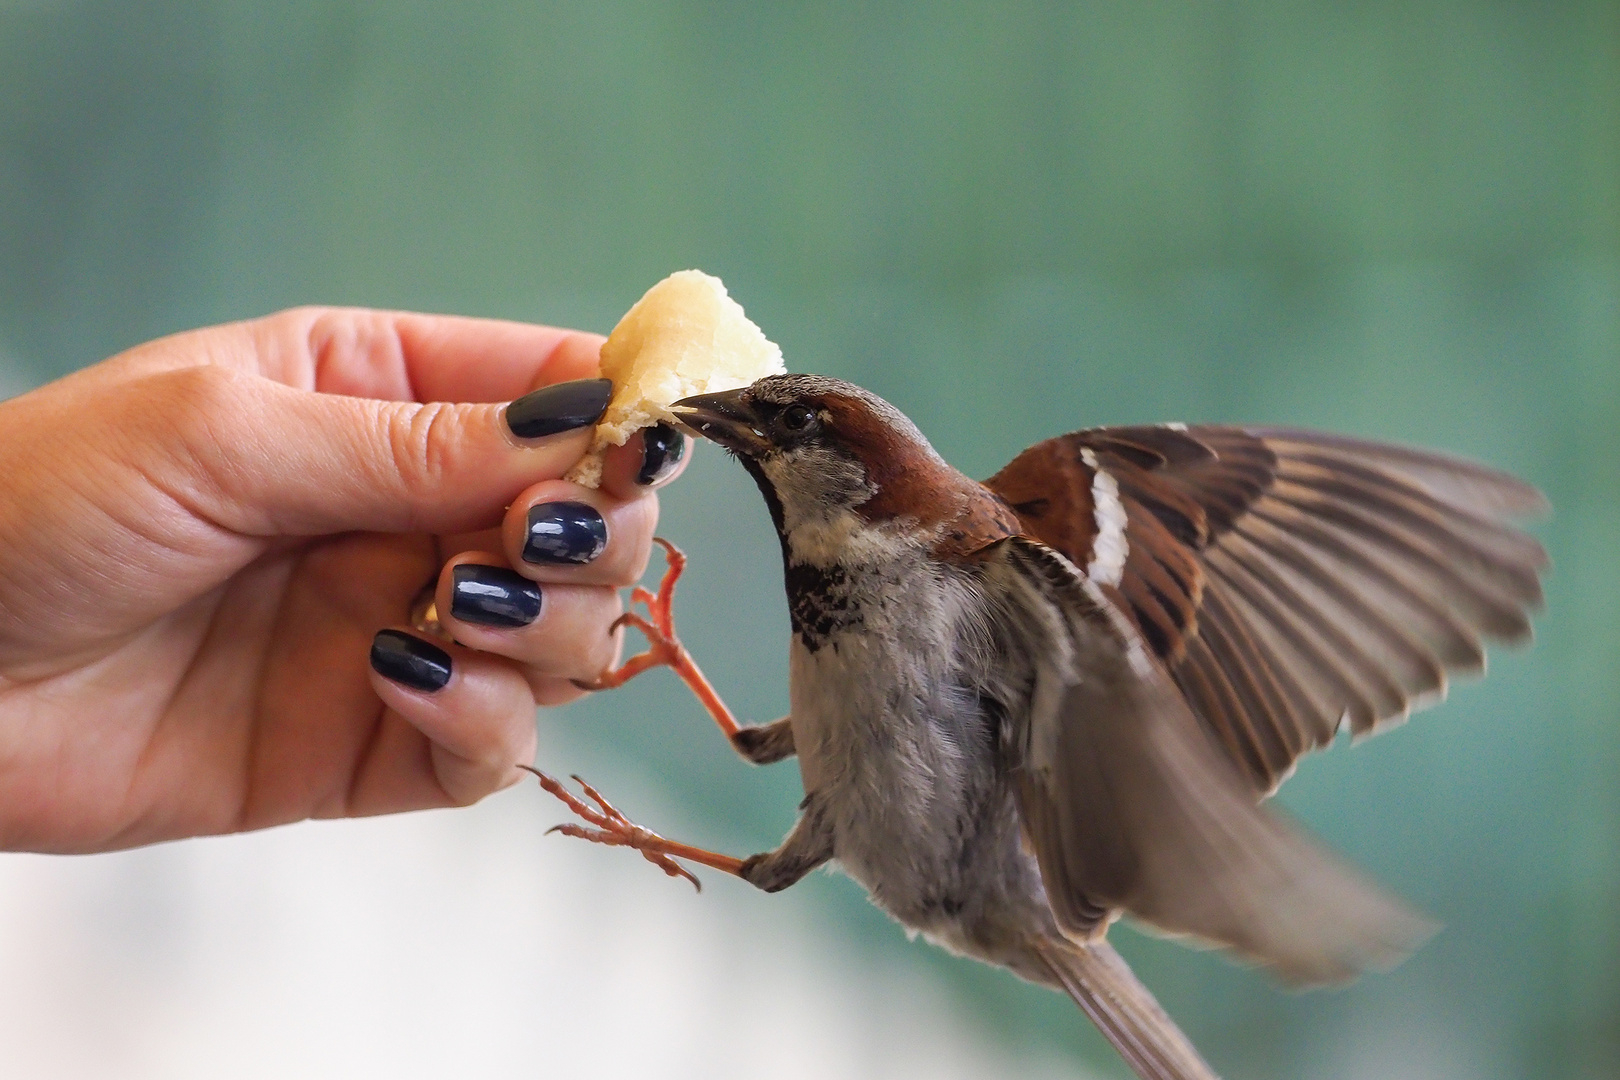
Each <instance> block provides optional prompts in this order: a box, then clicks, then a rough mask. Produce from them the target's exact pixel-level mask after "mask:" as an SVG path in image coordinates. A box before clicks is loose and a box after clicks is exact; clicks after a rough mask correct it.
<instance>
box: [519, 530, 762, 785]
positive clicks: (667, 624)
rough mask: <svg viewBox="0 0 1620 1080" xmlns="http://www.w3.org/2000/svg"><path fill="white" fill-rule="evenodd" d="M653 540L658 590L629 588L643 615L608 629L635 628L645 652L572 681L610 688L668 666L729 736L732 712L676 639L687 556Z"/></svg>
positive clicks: (732, 726) (734, 729)
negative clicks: (659, 559) (660, 571)
mask: <svg viewBox="0 0 1620 1080" xmlns="http://www.w3.org/2000/svg"><path fill="white" fill-rule="evenodd" d="M653 542H654V543H656V544H657V545H658V546H659V547H661V548H663V549H664V576H663V578H662V580H660V581H659V583H658V592H657V594H654V593H651V592H649V591H648V590H646V589H644V588H642V587H641V586H640V585H637V586H636V587H635V588H634V589H632V590H631V591H630V603H631V604H632V605H635V604H640V605H641V606H642V607H644V608H646V609H647V614H646V615H645V616H643V615H641V614H639V613H637V612H635V611H627V612H625V613H624V614H623V615H620V616H619V617H618V618H617V619H615V620H614V622H613V626H612V629H611V631H610V632H613V633H616V632H618V630H619V628H620V627H623V626H633V627H635V628H636V629H637V630H640V631H641V632H642V634H643V635H645V636H646V638H647V649H646V651H645V652H641V653H637V654H636V655H635V656H632V657H631V658H630V659H628V660H626V661H625V662H624V663H623V664H620V665H619V666H618V667H616V668H614V669H612V670H610V671H604V672H603V673H602V674H600V675H598V676H597V677H596V678H594V679H589V680H585V679H575V680H574V685H575V686H577V687H579V688H580V689H581V690H611V689H613V688H614V687H616V686H623V685H624V684H625V683H627V682H629V681H630V680H631V679H633V678H635V677H636V676H637V675H640V674H641V673H642V672H643V671H647V670H648V669H650V668H655V667H668V668H670V669H671V670H672V671H674V672H675V674H676V675H677V676H679V677H680V680H681V681H682V682H684V683H685V684H686V685H687V687H688V688H689V689H690V690H691V691H692V693H693V694H695V695H697V699H698V701H699V702H701V703H702V705H703V707H704V709H706V710H707V711H708V713H709V715H710V716H712V717H714V722H715V723H717V724H719V725H720V730H721V731H723V732H725V734H726V737H727V738H730V737H732V736H734V735H735V734H736V733H737V731H738V729H739V728H740V727H741V725H740V724H738V723H737V718H736V717H735V716H733V715H732V712H731V710H730V709H728V708H726V703H725V702H723V701H721V700H720V695H719V694H717V693H715V690H714V687H713V686H712V685H710V683H709V680H708V678H707V677H706V676H705V675H704V674H703V672H702V670H701V669H700V668H699V667H698V666H697V661H695V660H693V659H692V654H691V653H690V652H688V651H687V650H686V646H684V645H682V644H681V639H680V638H679V637H677V636H676V635H675V613H674V605H675V583H676V582H677V581H679V580H680V577H681V574H682V572H683V571H685V569H686V555H685V553H683V552H682V551H681V549H680V548H678V547H676V546H675V545H674V544H672V543H670V542H669V541H668V540H665V539H664V538H663V537H661V536H655V537H653ZM548 790H549V789H548Z"/></svg>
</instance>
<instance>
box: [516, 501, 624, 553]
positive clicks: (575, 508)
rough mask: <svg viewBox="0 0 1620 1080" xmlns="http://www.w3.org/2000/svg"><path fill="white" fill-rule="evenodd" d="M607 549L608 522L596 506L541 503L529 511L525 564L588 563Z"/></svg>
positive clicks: (524, 543)
mask: <svg viewBox="0 0 1620 1080" xmlns="http://www.w3.org/2000/svg"><path fill="white" fill-rule="evenodd" d="M605 547H607V522H606V521H603V520H602V515H601V514H599V513H597V512H596V508H595V507H593V506H586V505H585V504H584V503H578V502H554V503H541V504H540V505H539V506H533V507H530V508H529V532H528V535H527V536H526V537H525V539H524V541H523V561H524V562H530V563H575V564H579V563H588V562H590V561H591V560H592V559H594V558H596V557H597V556H598V555H600V554H602V549H603V548H605Z"/></svg>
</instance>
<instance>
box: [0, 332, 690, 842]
mask: <svg viewBox="0 0 1620 1080" xmlns="http://www.w3.org/2000/svg"><path fill="white" fill-rule="evenodd" d="M601 341H602V339H601V338H600V337H598V336H596V335H592V334H585V333H580V332H577V331H570V330H559V329H552V328H549V327H541V326H530V325H523V324H518V323H507V322H495V321H489V320H474V319H462V318H451V317H441V316H428V315H414V314H404V313H393V312H375V311H365V310H352V309H324V308H309V309H298V310H293V311H287V312H283V313H280V314H277V315H272V316H269V317H267V318H264V319H258V320H254V321H250V322H242V323H235V324H232V325H228V326H219V327H213V328H209V329H205V330H197V331H192V332H190V333H185V334H179V335H176V336H174V337H170V338H164V339H162V340H159V341H155V342H151V343H148V344H145V345H141V346H139V347H137V348H134V349H131V350H130V351H128V352H126V353H123V354H121V355H119V356H116V357H113V358H112V359H110V360H107V361H105V362H104V363H101V364H98V365H96V366H94V367H91V368H88V369H86V370H84V371H81V372H78V373H77V374H74V375H71V376H69V377H67V378H65V379H61V380H59V381H57V382H55V383H52V384H49V385H47V386H45V387H42V388H40V389H39V390H36V391H34V392H32V393H29V394H25V395H22V396H21V397H18V398H14V399H12V400H10V401H7V402H3V403H0V461H3V462H5V463H6V469H5V480H4V483H3V484H0V849H11V850H35V851H55V852H88V851H103V850H110V849H116V848H123V847H130V846H133V845H137V844H146V843H152V842H156V841H161V840H170V839H175V838H179V837H186V836H196V835H204V834H214V833H226V832H235V831H242V830H248V829H258V828H263V827H266V826H270V825H276V824H281V823H284V822H290V821H297V820H301V819H304V818H311V817H323V818H324V817H344V816H361V815H368V814H382V813H393V812H398V811H405V810H414V809H421V808H426V807H437V806H451V805H462V804H467V803H471V802H474V801H476V800H478V799H480V798H482V797H483V796H485V795H488V794H490V793H491V792H494V791H496V790H499V789H500V788H503V787H505V786H507V785H509V784H511V783H514V782H516V781H517V780H518V779H519V778H521V777H522V776H523V775H524V774H523V773H521V772H520V771H519V770H518V769H517V768H516V767H515V763H517V762H528V761H530V760H531V759H532V757H533V753H534V746H535V732H534V707H535V705H536V704H537V703H538V704H543V705H555V704H560V703H562V702H565V701H568V700H571V699H572V698H574V697H576V696H577V695H578V693H579V691H577V690H576V689H575V688H574V687H573V686H572V684H571V683H570V681H569V680H570V679H576V678H579V679H584V678H589V677H591V676H594V675H596V674H598V673H599V672H601V671H602V670H603V669H604V668H605V667H607V666H608V665H610V664H611V663H613V662H614V660H615V658H616V656H617V651H618V641H617V638H616V637H615V636H612V635H610V633H609V627H610V625H611V623H612V622H613V620H614V619H615V618H616V617H617V616H618V614H619V612H620V610H621V603H620V599H619V595H618V592H617V589H618V587H620V586H624V585H629V584H631V583H633V582H634V581H636V580H637V579H639V577H640V576H641V573H642V571H643V570H644V569H645V566H646V563H647V557H648V553H649V550H650V547H651V539H652V532H653V527H654V524H655V523H656V521H657V517H658V505H657V498H656V496H653V495H652V494H651V492H650V491H649V490H648V489H647V488H643V487H641V486H638V485H637V484H636V483H635V479H634V478H635V475H636V472H637V469H638V467H639V465H640V461H641V446H640V441H639V437H638V438H637V439H632V440H631V442H630V443H629V444H628V445H627V446H625V447H621V448H617V449H616V450H615V451H614V452H613V453H612V454H610V456H609V459H608V462H607V466H606V472H605V477H604V482H603V486H602V488H601V489H600V490H597V491H588V490H586V489H583V488H580V487H578V486H577V485H574V484H570V483H567V482H565V481H563V480H561V479H560V477H561V476H562V475H563V474H564V473H565V472H566V471H567V470H568V468H569V467H570V466H571V465H573V464H574V462H575V461H577V460H578V459H579V457H580V456H581V454H583V452H584V451H585V449H586V447H587V444H588V442H589V438H590V429H589V428H588V427H587V428H583V429H580V430H577V431H573V432H566V433H562V434H557V435H553V436H550V437H548V438H545V439H540V440H534V441H531V442H527V443H525V442H520V441H519V440H517V439H515V438H513V437H512V435H511V434H510V432H509V430H508V428H507V427H506V424H505V421H504V418H503V415H502V411H503V409H504V404H505V402H507V401H508V400H510V399H512V398H515V397H518V396H520V395H522V394H524V393H526V392H528V391H530V390H532V389H535V388H538V387H541V386H545V385H549V384H552V383H557V382H562V381H566V380H570V379H578V378H588V377H594V376H595V375H596V356H597V352H598V350H599V348H600V345H601ZM424 402H427V403H435V402H436V403H438V404H424ZM444 402H463V403H466V402H471V403H473V404H443V403H444ZM678 471H679V470H678V469H677V470H676V472H677V473H678ZM672 478H673V476H671V477H668V478H665V482H667V480H668V479H672ZM559 499H567V500H576V501H581V502H586V503H589V504H591V505H593V506H595V507H596V508H597V509H598V510H600V511H601V513H602V514H603V516H604V518H605V519H606V521H607V524H608V535H609V541H608V546H607V548H606V550H605V551H604V552H603V553H602V554H601V555H600V556H599V557H598V558H597V559H596V560H594V561H593V562H591V563H589V564H587V565H584V566H546V567H542V566H531V565H530V564H527V563H525V562H523V561H522V560H521V558H520V557H519V551H520V537H521V534H522V531H523V523H524V520H525V517H526V514H527V511H528V509H529V508H530V507H531V506H533V505H535V504H537V503H544V502H551V501H556V500H559ZM447 560H448V562H449V564H451V565H453V564H455V563H461V562H478V563H483V564H485V565H493V566H510V567H513V568H515V569H517V570H518V571H519V572H520V573H522V574H524V575H525V576H527V577H529V578H531V579H533V580H535V581H538V582H540V583H542V592H543V594H544V598H545V600H544V605H543V613H542V615H541V617H540V618H539V620H537V622H536V623H535V624H533V625H531V626H529V627H525V628H521V629H516V630H500V631H496V630H491V629H488V628H484V627H473V626H467V625H463V624H460V623H458V622H457V621H456V620H454V619H452V618H449V617H448V607H449V605H448V592H447V589H448V582H449V575H450V565H447ZM441 570H442V573H441ZM436 574H438V575H439V604H440V612H441V614H444V615H445V623H446V626H447V629H449V630H450V632H451V633H452V634H453V635H454V636H455V637H456V638H457V640H458V641H461V642H463V643H465V645H464V646H463V645H452V646H447V649H448V651H449V652H450V654H451V656H452V658H453V674H452V677H451V680H450V682H449V684H448V685H447V686H445V687H444V688H443V689H441V690H439V691H436V692H433V693H424V692H420V691H415V690H411V689H408V688H406V687H404V686H402V685H400V684H398V683H394V682H391V681H389V680H387V679H384V678H382V677H381V676H379V675H377V674H376V673H375V672H373V671H372V669H371V667H370V664H369V662H368V651H369V647H370V644H371V640H372V638H373V636H374V635H375V634H376V632H377V631H378V630H381V629H383V628H385V627H394V628H396V629H408V627H407V626H406V625H405V622H406V619H407V613H408V611H409V609H410V605H411V603H412V601H413V599H414V598H415V597H416V596H417V594H418V593H419V591H420V590H421V589H422V588H423V587H424V586H425V585H427V584H428V583H429V582H431V581H433V580H434V578H435V575H436Z"/></svg>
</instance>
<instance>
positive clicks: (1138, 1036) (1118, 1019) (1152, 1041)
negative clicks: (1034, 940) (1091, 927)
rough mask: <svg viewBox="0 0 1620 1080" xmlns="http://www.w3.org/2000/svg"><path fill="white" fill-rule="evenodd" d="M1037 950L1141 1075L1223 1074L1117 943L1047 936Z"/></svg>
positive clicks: (1208, 1077) (1201, 1078)
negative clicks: (1053, 939) (1202, 1053)
mask: <svg viewBox="0 0 1620 1080" xmlns="http://www.w3.org/2000/svg"><path fill="white" fill-rule="evenodd" d="M1035 951H1036V953H1037V954H1038V955H1039V956H1040V958H1041V960H1042V962H1044V963H1045V965H1046V966H1047V968H1048V969H1050V970H1051V972H1052V974H1053V975H1054V976H1056V977H1057V981H1058V984H1059V985H1061V986H1062V987H1063V989H1065V990H1067V991H1068V992H1069V996H1070V997H1072V998H1074V1002H1075V1004H1076V1005H1079V1006H1080V1009H1081V1011H1082V1012H1084V1013H1085V1014H1086V1015H1087V1016H1089V1017H1091V1022H1092V1023H1094V1024H1096V1025H1097V1027H1098V1028H1099V1029H1101V1031H1102V1033H1103V1034H1104V1035H1106V1036H1107V1037H1108V1041H1109V1042H1111V1043H1113V1044H1114V1049H1116V1050H1118V1051H1119V1053H1120V1056H1121V1057H1123V1058H1124V1059H1125V1061H1126V1064H1128V1065H1130V1067H1131V1068H1132V1069H1134V1070H1136V1075H1137V1076H1140V1077H1142V1080H1219V1077H1217V1076H1216V1075H1215V1070H1214V1069H1211V1068H1210V1067H1209V1065H1208V1064H1206V1063H1205V1061H1204V1059H1203V1058H1202V1057H1200V1056H1199V1054H1198V1051H1197V1050H1195V1049H1193V1044H1192V1043H1191V1042H1189V1041H1188V1040H1187V1036H1185V1035H1183V1034H1182V1033H1181V1029H1180V1028H1178V1027H1176V1023H1175V1021H1174V1020H1171V1019H1170V1017H1169V1016H1167V1015H1166V1014H1165V1011H1164V1010H1163V1009H1161V1008H1160V1007H1159V1003H1158V1002H1157V1001H1155V1000H1154V999H1153V995H1152V994H1151V993H1150V992H1149V991H1148V988H1147V987H1145V986H1143V985H1142V984H1141V983H1140V982H1139V981H1138V980H1137V978H1136V976H1135V975H1134V974H1132V973H1131V969H1130V967H1129V966H1128V965H1126V963H1125V960H1124V958H1123V957H1121V956H1120V955H1119V953H1117V952H1115V951H1114V947H1113V946H1112V945H1109V944H1108V943H1107V942H1105V941H1096V942H1092V943H1088V944H1085V945H1081V944H1078V943H1070V942H1063V943H1057V942H1051V941H1043V942H1041V943H1039V944H1038V945H1036V947H1035Z"/></svg>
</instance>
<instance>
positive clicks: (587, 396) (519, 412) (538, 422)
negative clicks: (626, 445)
mask: <svg viewBox="0 0 1620 1080" xmlns="http://www.w3.org/2000/svg"><path fill="white" fill-rule="evenodd" d="M612 396H613V380H612V379H575V380H574V381H573V382H565V383H557V384H556V385H555V386H543V387H541V388H540V389H538V390H535V391H533V392H531V393H528V394H524V395H523V396H522V397H520V398H518V399H517V400H516V401H514V402H512V403H511V404H510V405H508V406H507V407H506V426H507V427H508V428H510V429H511V431H512V434H513V435H516V436H517V437H518V438H520V439H543V438H545V437H546V436H547V435H555V434H557V433H558V432H560V431H573V430H574V429H575V428H582V427H585V426H586V425H588V424H594V423H596V422H597V421H598V420H600V419H601V418H602V414H603V413H604V412H606V411H607V406H608V399H609V398H611V397H612Z"/></svg>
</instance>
